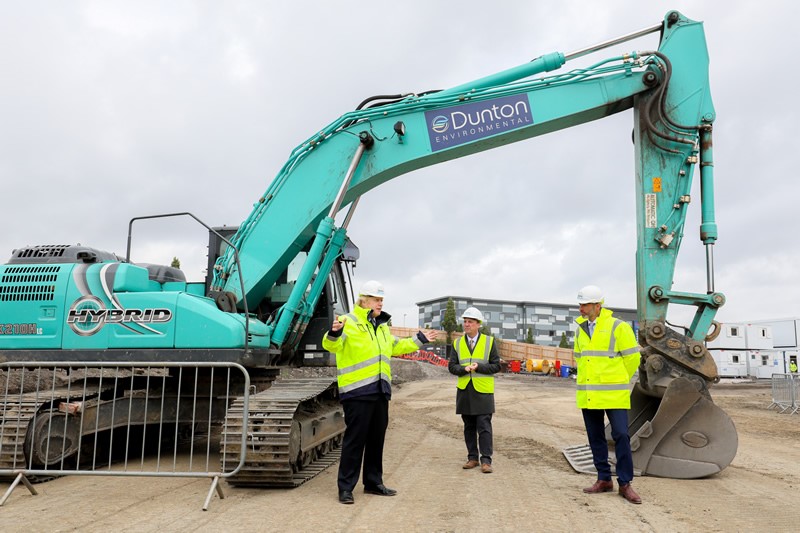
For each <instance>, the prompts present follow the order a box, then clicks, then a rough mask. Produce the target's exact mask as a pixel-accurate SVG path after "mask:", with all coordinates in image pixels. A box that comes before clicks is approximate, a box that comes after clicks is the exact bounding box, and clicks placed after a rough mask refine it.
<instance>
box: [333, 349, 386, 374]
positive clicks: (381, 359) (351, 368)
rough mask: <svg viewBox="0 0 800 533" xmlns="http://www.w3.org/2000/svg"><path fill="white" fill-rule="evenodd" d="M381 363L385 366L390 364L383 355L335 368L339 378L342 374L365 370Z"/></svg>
mask: <svg viewBox="0 0 800 533" xmlns="http://www.w3.org/2000/svg"><path fill="white" fill-rule="evenodd" d="M381 362H382V363H386V364H391V359H390V358H389V357H388V356H386V355H383V354H381V355H376V356H375V357H370V358H369V359H364V360H363V361H359V362H358V363H356V364H354V365H350V366H345V367H342V368H337V369H336V371H337V372H338V374H339V375H340V376H341V375H343V374H349V373H350V372H355V371H356V370H361V369H362V368H367V367H368V366H371V365H374V364H377V363H381Z"/></svg>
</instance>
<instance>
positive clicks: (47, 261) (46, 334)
mask: <svg viewBox="0 0 800 533" xmlns="http://www.w3.org/2000/svg"><path fill="white" fill-rule="evenodd" d="M651 34H657V35H658V37H659V40H658V43H657V44H658V46H657V47H651V48H647V49H644V50H638V51H637V50H635V51H631V52H628V53H623V54H621V55H616V56H613V57H607V58H602V59H599V60H597V61H596V62H594V63H593V64H591V65H590V66H587V67H580V68H573V69H572V70H566V69H562V67H563V66H564V65H565V64H566V63H567V62H569V61H572V60H575V59H577V58H581V57H584V56H589V57H594V56H592V54H597V52H599V51H600V50H604V49H607V48H610V47H612V46H616V45H621V44H623V43H626V42H628V41H631V40H634V39H640V38H644V37H646V36H649V35H651ZM708 62H709V60H708V52H707V48H706V41H705V34H704V31H703V25H702V23H701V22H697V21H693V20H690V19H688V18H687V17H685V16H684V15H682V14H681V13H679V12H676V11H671V12H669V13H667V14H666V16H665V17H664V19H663V20H662V21H661V22H659V23H658V24H655V25H653V26H651V27H648V28H645V29H642V30H640V31H636V32H633V33H629V34H627V35H624V36H621V37H618V38H615V39H612V40H608V41H605V42H602V43H599V44H595V45H593V46H589V47H586V48H583V49H580V50H577V51H574V52H572V53H566V54H565V53H561V52H553V53H549V54H545V55H542V56H539V57H537V58H535V59H533V60H531V61H529V62H526V63H524V64H521V65H519V66H516V67H513V68H509V69H507V70H503V71H501V72H497V73H494V74H491V75H488V76H485V77H482V78H479V79H476V80H474V81H471V82H468V83H464V84H461V85H457V86H455V87H451V88H449V89H444V90H435V91H425V92H421V93H412V94H388V95H377V96H373V97H370V98H366V99H365V100H364V101H363V102H362V103H361V104H359V105H358V107H357V108H356V109H355V110H353V111H350V112H348V113H345V114H344V115H342V116H341V117H339V118H338V119H337V120H335V121H334V122H332V123H331V124H329V125H327V126H325V127H324V128H322V129H321V130H319V131H318V132H316V133H315V134H314V135H312V136H311V137H310V138H308V139H307V140H306V141H304V142H303V143H301V144H300V145H299V146H297V147H296V148H295V149H294V150H293V151H292V152H291V154H290V156H289V158H288V161H287V162H286V163H285V164H284V165H283V167H282V168H281V169H280V171H279V172H278V174H277V176H276V177H275V179H274V180H273V181H272V183H271V184H270V185H269V187H268V188H267V190H266V191H265V192H264V194H263V195H261V196H260V197H259V198H258V199H257V200H256V202H255V203H254V208H253V210H252V212H251V213H250V215H249V216H248V217H247V219H246V220H244V221H243V222H242V223H241V224H240V225H239V226H237V227H211V226H207V225H206V224H205V223H203V222H201V221H199V219H197V218H196V217H194V215H191V214H189V215H190V216H192V217H194V218H195V219H196V220H197V221H198V222H200V223H201V224H203V225H204V226H206V228H207V229H208V230H209V254H208V255H209V263H208V265H209V268H208V272H207V278H206V280H205V281H204V282H187V281H186V278H185V276H184V275H183V273H182V271H180V270H179V269H178V268H175V267H170V266H162V265H153V264H143V263H135V262H134V261H133V258H132V256H131V241H132V238H131V235H132V227H133V224H134V222H135V221H137V220H139V218H137V219H133V220H131V224H130V226H129V232H128V247H127V250H126V251H127V253H126V255H125V256H124V257H119V256H117V255H116V254H114V253H110V252H105V251H102V250H99V249H94V248H91V247H88V246H81V245H42V246H27V247H24V248H20V249H17V250H14V251H13V254H12V257H11V259H10V260H9V261H8V262H7V263H6V264H5V265H2V266H0V328H2V333H3V334H2V335H0V363H3V362H30V363H42V364H49V365H52V366H54V367H57V366H58V365H59V364H61V363H65V362H67V361H85V362H87V363H94V362H109V361H112V362H113V361H136V362H154V361H158V362H171V361H172V362H220V361H222V362H233V363H238V364H240V365H242V366H244V367H245V368H246V369H247V372H248V373H249V376H250V378H251V382H252V383H253V384H254V385H255V389H254V390H255V393H254V394H253V395H252V396H251V397H250V402H251V415H250V417H249V420H248V423H247V424H249V426H248V425H246V424H244V421H243V420H242V419H241V417H242V415H241V408H238V409H237V401H233V403H232V404H230V405H217V404H215V403H214V402H215V399H214V398H209V399H208V401H209V402H211V403H212V404H214V405H215V407H214V409H213V412H214V418H215V421H219V420H223V419H224V421H225V424H226V427H228V428H236V427H238V428H239V429H238V432H239V435H240V436H241V432H244V431H252V428H253V427H266V426H268V425H269V424H271V423H272V420H271V419H270V417H273V416H280V417H285V416H287V413H288V416H290V417H293V421H292V429H291V432H290V433H289V434H287V435H286V437H285V439H284V440H283V441H282V442H280V443H277V444H276V443H274V442H272V443H271V444H270V446H269V449H266V447H265V448H264V449H262V448H261V447H260V445H259V443H258V442H255V441H253V442H249V441H248V444H247V460H246V464H245V466H244V467H243V468H242V470H241V472H239V473H238V474H236V475H235V476H233V477H232V478H231V479H230V480H229V481H230V482H231V483H232V484H239V485H254V486H295V485H297V484H299V483H302V482H303V481H304V480H305V479H307V478H308V477H309V476H311V475H313V472H315V471H317V470H318V469H315V468H314V464H315V462H317V461H321V460H322V459H323V458H324V457H326V454H328V455H330V454H331V452H332V451H334V450H336V448H337V447H338V445H339V444H340V442H341V438H342V432H343V427H344V422H343V417H342V415H341V407H340V404H339V402H338V398H337V392H336V386H335V382H334V381H333V380H331V379H328V378H324V379H323V378H315V379H307V380H291V379H282V378H280V374H281V372H280V371H281V369H284V368H287V367H292V366H303V365H314V364H326V361H325V359H326V354H325V352H324V350H322V348H321V338H322V336H323V334H324V333H325V331H326V330H327V328H328V326H329V325H330V323H331V321H332V320H333V319H334V317H335V316H337V315H340V314H344V313H346V312H348V311H349V304H348V302H349V301H351V300H352V296H353V295H352V289H351V280H350V277H351V272H352V267H353V266H354V262H355V260H356V259H358V256H359V253H360V252H359V250H358V249H357V248H356V247H355V246H354V245H353V243H351V242H350V240H349V239H348V236H347V229H348V226H349V224H350V223H351V221H352V219H353V216H354V214H355V211H356V208H357V206H358V203H359V198H360V197H361V196H362V195H363V194H364V193H366V192H367V191H369V190H371V189H373V188H375V187H377V186H379V185H381V184H382V183H384V182H386V181H388V180H390V179H392V178H395V177H397V176H400V175H402V174H405V173H407V172H411V171H413V170H416V169H419V168H422V167H426V166H430V165H435V164H438V163H444V162H446V161H449V160H451V159H456V158H459V157H463V156H467V155H471V154H476V153H478V152H482V151H485V150H490V149H492V148H497V147H500V146H504V145H506V144H509V143H513V142H517V141H523V140H526V139H530V138H532V137H536V136H539V135H544V134H547V133H550V132H553V131H556V130H562V129H565V128H570V127H573V126H578V125H580V124H583V123H585V122H588V121H593V120H597V119H601V118H603V117H607V116H609V115H612V114H615V113H620V112H622V111H626V110H628V109H633V118H634V120H633V145H634V160H635V161H634V162H635V180H634V181H635V188H636V195H635V198H636V220H637V243H636V273H637V274H636V287H637V289H636V290H637V307H638V319H639V330H638V335H639V343H640V345H641V353H642V360H641V366H640V368H639V374H638V382H637V383H635V385H634V388H633V390H632V392H631V404H632V408H631V410H630V416H629V423H630V428H629V429H630V434H631V436H632V447H633V449H634V452H633V453H634V466H635V468H636V470H637V473H639V474H641V475H654V476H663V477H672V478H684V479H687V478H699V477H705V476H709V475H712V474H714V473H717V472H720V471H721V470H723V469H724V468H725V467H726V466H727V465H728V464H730V462H731V461H732V460H733V457H734V456H735V454H736V449H737V434H736V429H735V427H734V425H733V422H732V421H731V419H730V418H729V416H728V415H727V414H726V413H725V412H724V411H723V410H722V409H720V408H719V407H718V406H717V405H716V404H715V403H714V402H713V400H712V398H711V395H710V394H709V387H711V386H712V385H713V384H714V383H715V382H717V381H718V375H717V370H716V365H715V363H714V360H713V359H712V357H711V356H710V354H709V352H708V350H707V349H706V347H705V344H704V341H706V340H709V339H711V338H713V337H714V336H715V335H716V334H717V333H718V331H719V327H718V325H717V323H716V322H715V321H714V316H715V313H716V311H717V309H719V307H720V306H722V305H723V304H724V303H725V297H724V295H723V294H722V293H720V292H717V291H716V289H715V287H714V274H713V267H714V265H713V247H714V244H715V242H716V240H717V225H716V222H715V214H714V180H713V170H714V163H713V144H712V126H713V122H714V119H715V111H714V107H713V103H712V101H711V95H710V91H709V75H708ZM695 167H699V170H700V171H699V179H700V189H701V194H700V208H701V215H702V223H701V225H700V239H701V241H702V242H703V244H704V246H705V250H706V269H707V287H706V289H705V291H703V292H679V291H676V290H674V289H673V286H672V285H673V275H674V271H675V263H676V259H677V256H678V251H679V249H680V245H681V241H682V238H683V235H684V230H685V227H684V224H685V221H686V216H687V212H688V209H689V205H690V203H691V200H692V198H691V186H692V180H693V176H694V171H695ZM184 214H186V213H184ZM172 215H175V214H170V215H155V216H154V217H160V216H172ZM337 217H338V222H337ZM140 218H153V217H140ZM670 304H674V305H681V306H687V305H688V306H693V307H695V308H696V309H695V314H694V318H693V320H692V322H691V324H690V325H688V326H685V327H682V328H679V327H674V326H672V324H669V323H668V322H667V310H668V307H669V306H670ZM327 363H328V364H329V361H327ZM173 378H174V376H169V379H166V380H165V381H163V380H162V381H160V383H166V384H165V385H163V386H160V387H159V389H158V390H150V391H147V393H148V394H149V397H150V398H151V399H152V398H158V397H159V395H167V394H177V393H178V392H179V391H176V389H177V388H179V385H177V384H175V383H173V382H172V381H170V380H171V379H173ZM123 382H125V383H123ZM133 383H134V381H133V380H120V383H119V385H117V386H118V387H120V390H114V391H107V390H103V391H100V390H97V391H93V390H91V389H90V390H88V391H87V397H86V399H85V400H86V401H85V404H86V409H89V408H92V409H98V410H102V409H105V410H109V409H113V408H114V404H115V402H119V401H124V398H126V397H127V396H129V395H130V394H132V393H133V392H135V391H129V390H122V389H124V388H125V387H129V386H132V385H128V384H133ZM136 383H138V385H137V386H142V384H141V383H142V382H141V381H138V382H136ZM170 383H172V384H171V385H170ZM227 386H229V387H231V389H232V390H236V387H237V386H239V387H240V388H241V387H242V385H241V384H237V383H228V384H227ZM37 394H39V395H38V396H37V397H36V398H35V400H34V399H30V398H28V399H26V400H25V401H24V402H22V401H17V399H16V395H15V396H11V395H9V396H8V397H7V398H6V399H5V401H4V402H3V404H2V407H3V412H2V413H0V432H2V434H3V435H5V436H6V437H7V438H4V443H3V445H4V446H5V449H6V450H8V449H13V450H15V451H16V450H22V452H20V453H22V454H23V455H24V458H23V460H24V462H25V464H26V465H39V466H42V465H44V466H45V467H46V466H47V465H51V464H59V462H61V461H63V460H64V458H65V456H68V455H69V454H74V453H76V451H77V450H76V447H77V444H76V443H77V442H79V441H80V437H81V436H82V434H81V432H82V431H92V428H88V429H87V428H83V429H82V428H81V427H75V424H76V422H75V420H74V418H75V417H72V416H71V415H70V413H69V412H66V413H65V412H61V411H59V410H58V409H55V408H54V406H55V405H57V403H58V401H59V400H60V399H59V398H58V397H57V395H58V392H57V391H56V390H55V389H53V393H52V394H50V396H48V394H46V391H39V392H38V393H37ZM19 397H20V398H23V397H25V395H24V394H23V395H20V396H19ZM25 398H27V397H25ZM92 402H94V403H92ZM151 403H157V402H151ZM217 403H218V402H217ZM279 403H280V409H278V404H279ZM23 404H24V405H23ZM126 405H127V404H126ZM254 406H255V407H254ZM135 408H137V409H138V408H142V409H146V408H147V407H141V406H138V405H137V406H135ZM116 411H117V414H118V418H119V424H123V425H124V424H131V423H137V422H136V421H137V420H152V417H153V416H157V415H158V413H157V412H156V413H146V414H147V416H141V413H140V414H138V415H137V414H136V413H134V414H129V415H128V418H127V419H126V418H125V414H124V413H122V412H123V411H125V412H127V408H126V409H121V408H120V409H117V410H116ZM278 411H280V412H278ZM276 412H277V413H278V414H275V413H276ZM237 413H238V414H237ZM237 417H238V418H237ZM34 421H35V423H34ZM53 421H55V422H53ZM245 426H247V427H245ZM248 427H249V428H251V429H250V430H248V429H247V428H248ZM56 428H64V429H63V430H57V429H56ZM230 432H231V430H229V431H228V433H230ZM233 433H236V431H233ZM9 436H11V437H9ZM9 438H10V439H11V440H12V441H13V442H11V441H9ZM221 438H222V439H223V442H221V445H220V449H221V456H222V457H223V460H224V457H225V455H226V454H229V453H230V454H233V453H238V450H237V449H236V447H235V445H234V444H231V442H234V441H236V439H235V438H234V439H232V440H231V441H230V442H228V441H227V440H226V439H227V437H221ZM14 439H16V440H14ZM276 448H277V449H279V451H280V453H278V452H276V451H275V449H276ZM587 449H588V448H587V447H586V446H576V447H570V448H568V449H566V450H565V451H564V453H565V455H566V457H567V459H568V460H569V461H570V462H571V464H572V465H573V466H574V467H575V468H576V469H579V470H581V469H585V466H582V462H581V461H582V457H585V454H586V453H587ZM15 453H16V452H15ZM18 460H19V457H17V456H16V455H13V454H10V455H9V454H6V453H3V452H0V470H3V469H8V468H10V465H11V463H10V461H18ZM584 463H585V461H584ZM14 464H18V463H14ZM304 472H309V473H308V474H307V475H306V474H304Z"/></svg>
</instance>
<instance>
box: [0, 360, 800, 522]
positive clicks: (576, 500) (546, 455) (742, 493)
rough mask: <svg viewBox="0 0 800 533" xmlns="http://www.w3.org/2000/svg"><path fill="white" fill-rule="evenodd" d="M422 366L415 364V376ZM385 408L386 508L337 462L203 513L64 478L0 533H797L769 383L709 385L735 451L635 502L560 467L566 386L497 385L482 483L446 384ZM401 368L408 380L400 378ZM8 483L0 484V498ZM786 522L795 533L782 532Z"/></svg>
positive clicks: (405, 393)
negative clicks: (712, 469)
mask: <svg viewBox="0 0 800 533" xmlns="http://www.w3.org/2000/svg"><path fill="white" fill-rule="evenodd" d="M423 365H424V366H423ZM398 366H403V367H405V368H407V371H406V372H400V371H396V373H397V374H398V377H400V376H401V375H403V374H404V377H400V379H397V380H396V381H398V382H399V383H396V386H395V390H394V397H393V399H392V402H391V408H390V409H391V410H390V426H389V431H388V434H387V440H386V449H385V454H384V470H385V472H384V480H385V483H386V485H387V486H389V487H392V488H395V489H397V490H398V492H399V493H398V495H397V496H395V497H393V498H386V497H381V496H373V495H366V494H363V492H361V487H360V486H359V487H358V488H357V489H356V492H355V493H354V494H355V498H356V503H355V505H341V504H339V503H338V500H337V497H336V496H337V492H336V465H334V466H332V467H331V468H329V469H327V470H325V471H324V472H322V473H321V474H320V475H319V476H317V477H316V478H314V479H312V480H311V481H309V482H307V483H306V484H304V485H302V486H300V487H299V488H297V489H292V490H284V489H281V490H278V489H241V488H235V487H230V486H227V484H225V483H224V482H223V484H222V486H223V489H224V494H225V498H224V499H220V498H219V497H217V496H216V495H215V496H214V498H213V499H212V501H211V504H210V507H209V510H208V511H207V512H203V511H202V510H201V507H202V504H203V502H204V500H205V498H206V495H207V493H208V490H209V488H210V482H209V481H208V480H206V479H160V478H159V479H156V478H108V477H94V476H92V477H79V476H72V477H65V478H60V479H56V480H54V481H50V482H48V483H44V484H39V485H36V486H35V487H36V490H37V491H38V492H39V494H38V495H37V496H33V495H31V494H30V493H29V492H28V490H27V489H25V488H24V487H23V486H18V487H17V488H16V489H15V491H14V492H13V494H12V495H11V497H10V498H9V499H8V501H7V502H6V504H5V505H4V506H3V507H0V531H3V532H11V531H26V532H30V531H110V530H114V531H118V532H127V531H137V532H138V531H153V532H156V531H158V532H167V531H169V532H172V531H245V530H250V531H326V532H327V531H348V532H353V531H369V532H374V531H404V532H405V531H435V532H444V531H483V532H485V531H590V530H591V531H659V532H661V531H670V532H671V531H681V532H691V531H725V532H729V531H790V530H791V531H796V530H797V529H796V528H797V518H796V516H797V515H796V511H795V510H796V508H797V504H798V500H799V499H800V490H799V489H800V446H798V442H799V441H800V416H797V415H792V416H790V415H788V414H778V413H777V412H775V411H771V410H768V409H767V406H768V405H769V403H770V388H769V385H768V384H759V385H756V386H753V385H741V384H721V385H719V386H717V387H715V388H714V389H712V395H713V396H714V399H715V401H716V402H717V404H718V405H720V406H721V407H722V408H723V409H725V410H726V411H727V412H728V413H729V414H730V415H731V417H732V418H733V420H734V422H735V424H736V427H737V429H738V432H739V451H738V454H737V456H736V459H735V460H734V461H733V463H732V464H731V465H730V466H729V467H728V468H727V469H725V470H724V471H723V472H722V473H720V474H717V475H715V476H713V477H710V478H707V479H700V480H689V481H687V480H673V479H660V478H653V477H642V478H637V479H636V480H635V481H634V486H635V487H636V489H637V491H638V492H639V494H640V495H641V496H642V498H643V500H644V503H643V504H642V505H632V504H630V503H627V502H626V501H625V500H623V499H622V498H620V497H619V496H618V495H617V494H616V492H613V493H606V494H599V495H586V494H583V492H582V491H581V488H582V487H584V486H588V485H589V484H591V483H592V481H593V478H592V476H588V475H585V474H578V473H576V472H575V471H573V470H572V468H571V467H570V466H569V464H568V463H567V461H566V460H565V459H564V458H563V456H562V455H561V452H560V450H561V448H562V447H564V446H567V445H572V444H580V443H583V442H585V435H584V430H583V423H582V419H581V416H580V412H579V411H578V410H577V409H576V408H575V403H574V395H575V385H574V382H573V381H572V380H570V379H560V378H545V377H537V376H531V375H511V374H501V375H499V376H498V379H497V393H496V401H497V413H496V414H495V417H494V435H495V455H494V467H495V471H494V473H493V474H482V473H480V471H479V470H478V469H475V470H462V469H461V464H462V463H463V462H464V460H465V458H466V457H465V455H466V453H465V448H464V443H463V440H462V434H461V428H462V425H461V419H460V417H458V416H456V415H455V413H454V401H455V378H452V377H451V376H450V375H449V374H447V372H446V370H444V369H440V368H435V367H430V365H426V364H425V363H417V362H414V363H409V362H405V361H404V362H401V363H400V364H399V365H398ZM412 370H413V371H412ZM7 488H8V483H5V484H3V483H0V494H2V493H4V492H5V491H6V489H7ZM793 524H794V525H793Z"/></svg>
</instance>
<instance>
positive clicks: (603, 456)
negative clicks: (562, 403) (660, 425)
mask: <svg viewBox="0 0 800 533" xmlns="http://www.w3.org/2000/svg"><path fill="white" fill-rule="evenodd" d="M581 411H583V423H584V425H585V426H586V435H587V436H588V437H589V447H590V448H591V449H592V459H593V461H594V467H595V468H596V469H597V479H602V480H603V481H611V465H610V464H609V463H608V441H607V440H606V427H605V423H604V420H603V415H604V414H605V415H607V416H608V422H609V424H610V425H611V438H612V439H614V451H615V452H616V456H617V480H618V481H619V482H620V483H621V484H625V483H630V482H631V481H633V454H632V452H631V439H630V437H629V436H628V410H627V409H605V410H603V409H581Z"/></svg>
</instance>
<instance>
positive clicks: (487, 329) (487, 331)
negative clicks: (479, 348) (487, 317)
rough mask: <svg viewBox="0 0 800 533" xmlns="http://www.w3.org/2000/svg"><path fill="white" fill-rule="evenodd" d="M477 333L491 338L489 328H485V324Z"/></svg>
mask: <svg viewBox="0 0 800 533" xmlns="http://www.w3.org/2000/svg"><path fill="white" fill-rule="evenodd" d="M478 331H480V332H481V335H486V336H489V337H491V335H492V331H491V330H490V329H489V326H487V325H486V324H484V325H482V326H481V328H480V329H479V330H478Z"/></svg>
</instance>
